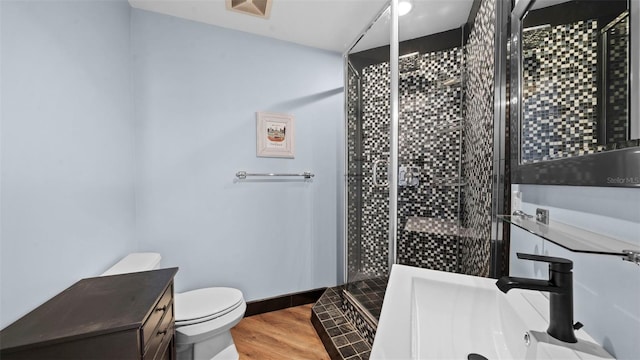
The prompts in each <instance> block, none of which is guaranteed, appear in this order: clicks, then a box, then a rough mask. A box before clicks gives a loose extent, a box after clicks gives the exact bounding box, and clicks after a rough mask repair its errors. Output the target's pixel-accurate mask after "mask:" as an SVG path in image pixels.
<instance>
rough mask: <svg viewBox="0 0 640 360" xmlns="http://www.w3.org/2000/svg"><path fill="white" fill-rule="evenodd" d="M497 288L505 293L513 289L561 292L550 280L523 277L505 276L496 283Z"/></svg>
mask: <svg viewBox="0 0 640 360" xmlns="http://www.w3.org/2000/svg"><path fill="white" fill-rule="evenodd" d="M496 286H498V289H500V291H502V292H503V293H506V292H507V291H509V290H511V289H514V288H515V289H527V290H537V291H554V290H559V289H558V288H557V286H555V285H553V284H552V283H551V282H550V281H548V280H537V279H528V278H521V277H511V276H503V277H501V278H500V279H499V280H498V282H496Z"/></svg>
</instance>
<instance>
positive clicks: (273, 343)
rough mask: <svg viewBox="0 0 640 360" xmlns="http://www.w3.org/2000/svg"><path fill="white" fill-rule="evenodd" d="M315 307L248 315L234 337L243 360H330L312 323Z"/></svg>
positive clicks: (236, 328) (300, 307) (234, 332)
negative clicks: (312, 311)
mask: <svg viewBox="0 0 640 360" xmlns="http://www.w3.org/2000/svg"><path fill="white" fill-rule="evenodd" d="M312 306H313V304H308V305H302V306H296V307H292V308H288V309H284V310H278V311H272V312H268V313H264V314H259V315H253V316H248V317H246V318H244V319H242V321H240V323H239V324H238V325H236V326H235V327H234V328H233V329H231V335H232V336H233V340H234V342H235V344H236V348H237V349H238V353H240V360H253V359H259V360H271V359H273V360H285V359H291V360H294V359H295V360H316V359H317V360H329V355H328V354H327V351H326V350H325V348H324V345H322V341H320V338H319V337H318V334H317V333H316V330H315V329H314V328H313V325H312V324H311V307H312Z"/></svg>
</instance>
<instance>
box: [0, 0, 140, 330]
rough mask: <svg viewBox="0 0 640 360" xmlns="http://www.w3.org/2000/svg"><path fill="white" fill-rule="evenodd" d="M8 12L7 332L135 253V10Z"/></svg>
mask: <svg viewBox="0 0 640 360" xmlns="http://www.w3.org/2000/svg"><path fill="white" fill-rule="evenodd" d="M0 6H1V7H2V18H1V30H2V31H1V33H2V42H1V47H2V59H1V61H2V67H1V73H2V85H1V86H2V108H1V114H2V125H1V129H2V134H1V174H0V175H1V178H2V182H1V192H0V194H1V201H0V202H1V208H2V211H1V219H0V224H1V231H0V234H1V241H0V244H1V249H0V251H1V255H0V256H1V258H0V260H1V267H0V271H1V274H0V278H1V284H2V285H1V288H0V289H1V292H2V294H1V303H0V327H4V326H6V325H8V324H9V323H11V322H12V321H14V320H16V319H17V318H18V317H20V316H22V315H23V314H25V313H26V312H28V311H30V310H32V309H33V308H34V307H36V306H38V305H40V304H41V303H42V302H44V301H45V300H47V299H48V298H50V297H51V296H53V295H55V294H56V293H58V292H60V291H61V290H63V289H64V288H66V287H67V286H69V285H71V284H72V283H74V282H75V281H77V280H79V279H80V278H83V277H88V276H93V275H96V274H98V273H99V272H101V271H103V270H104V269H105V268H106V267H107V266H108V265H109V264H110V263H111V262H112V261H113V259H114V258H117V257H119V256H122V254H125V253H126V252H129V251H131V250H133V249H135V240H134V215H135V212H134V195H133V191H134V186H133V184H134V183H133V169H134V156H133V155H134V153H133V151H134V146H133V105H132V91H131V81H130V78H131V71H130V69H131V67H130V57H129V46H130V40H129V35H130V26H129V25H130V8H129V5H128V4H127V2H126V1H108V2H107V1H93V0H92V1H69V2H60V1H43V2H38V1H7V0H2V1H1V2H0Z"/></svg>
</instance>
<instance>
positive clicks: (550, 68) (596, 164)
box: [511, 0, 640, 186]
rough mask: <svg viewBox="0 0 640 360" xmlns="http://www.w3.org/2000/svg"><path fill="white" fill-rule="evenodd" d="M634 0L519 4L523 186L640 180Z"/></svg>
mask: <svg viewBox="0 0 640 360" xmlns="http://www.w3.org/2000/svg"><path fill="white" fill-rule="evenodd" d="M630 3H631V4H630ZM633 6H638V4H633V2H630V1H627V0H571V1H567V0H537V1H533V0H519V1H518V2H517V3H516V7H515V8H514V10H513V13H512V19H511V20H512V29H511V31H512V42H511V66H512V67H511V70H512V73H511V74H512V75H511V78H512V81H511V86H512V87H511V106H512V109H511V122H512V124H513V125H514V126H512V132H511V137H512V139H511V141H512V149H511V151H512V154H511V155H512V159H513V161H512V166H513V168H512V174H513V179H512V180H513V182H514V183H538V184H561V185H593V186H640V169H639V168H640V148H639V147H638V145H639V144H640V141H639V140H638V139H640V117H639V116H638V115H639V114H638V112H637V107H636V106H637V105H636V104H635V103H637V102H638V101H640V98H639V96H638V88H637V80H636V78H633V76H637V72H638V59H637V57H638V55H636V54H638V49H637V38H638V37H640V35H639V34H638V24H637V21H638V18H637V15H636V14H635V13H634V11H636V12H637V10H636V9H634V8H632V7H633ZM634 15H635V16H634ZM634 41H636V42H634Z"/></svg>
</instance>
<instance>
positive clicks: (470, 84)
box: [460, 0, 496, 276]
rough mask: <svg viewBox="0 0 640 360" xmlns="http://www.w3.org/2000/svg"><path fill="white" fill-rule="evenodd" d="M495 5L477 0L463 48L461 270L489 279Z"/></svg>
mask: <svg viewBox="0 0 640 360" xmlns="http://www.w3.org/2000/svg"><path fill="white" fill-rule="evenodd" d="M495 1H496V0H484V1H482V3H481V5H480V9H479V10H478V14H477V16H476V19H475V23H474V26H473V29H472V31H471V34H470V36H469V41H468V42H467V44H466V47H465V50H466V54H465V55H466V56H465V57H466V67H467V71H466V75H467V80H466V82H465V89H464V91H465V105H464V117H465V121H464V130H463V131H464V143H463V151H462V153H463V159H462V175H463V179H464V181H465V185H464V187H463V194H462V198H463V209H462V210H463V211H462V227H463V229H465V231H464V232H463V233H462V236H461V239H460V240H461V241H460V244H461V249H460V250H461V251H460V256H461V259H460V271H461V272H462V273H465V274H470V275H477V276H488V275H489V264H490V239H491V195H492V174H493V112H494V109H493V100H494V99H493V96H494V82H495V81H494V49H495V45H494V35H495Z"/></svg>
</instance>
